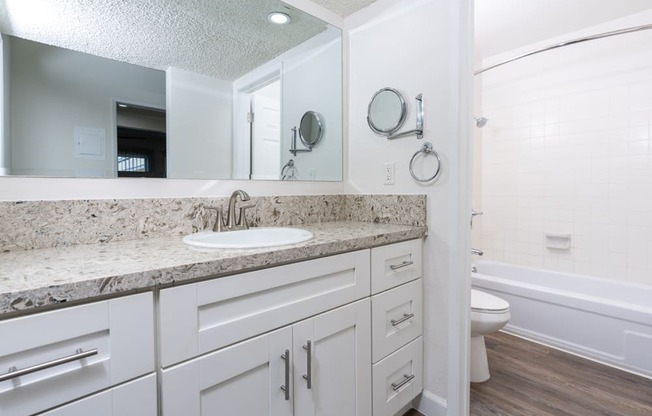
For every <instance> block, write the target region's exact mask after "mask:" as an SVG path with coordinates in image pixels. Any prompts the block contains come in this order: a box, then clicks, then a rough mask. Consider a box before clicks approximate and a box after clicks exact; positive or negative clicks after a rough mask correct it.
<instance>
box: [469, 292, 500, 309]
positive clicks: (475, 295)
mask: <svg viewBox="0 0 652 416" xmlns="http://www.w3.org/2000/svg"><path fill="white" fill-rule="evenodd" d="M508 310H509V302H507V301H506V300H504V299H501V298H499V297H497V296H494V295H491V294H489V293H486V292H482V291H480V290H475V289H471V311H472V312H481V313H504V312H506V311H508Z"/></svg>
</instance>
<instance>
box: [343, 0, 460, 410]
mask: <svg viewBox="0 0 652 416" xmlns="http://www.w3.org/2000/svg"><path fill="white" fill-rule="evenodd" d="M467 6H468V3H465V2H457V1H453V0H450V1H442V0H411V1H409V0H404V1H390V0H387V1H383V0H379V1H377V2H376V3H374V4H372V5H371V6H370V7H368V8H366V9H364V10H363V11H361V12H358V13H356V14H354V15H352V16H351V17H350V18H349V19H347V24H348V25H349V27H350V28H351V32H350V86H349V88H350V91H349V105H350V113H349V114H350V122H349V123H350V125H349V137H350V139H349V152H348V157H349V168H348V170H349V182H350V183H349V186H350V188H351V189H352V190H354V191H355V192H362V193H408V194H409V193H426V194H427V195H428V238H427V239H426V242H425V246H424V250H425V253H424V280H425V282H424V283H425V284H424V300H425V311H424V314H425V332H424V341H425V349H424V351H425V378H426V379H425V382H424V386H425V390H426V394H425V397H426V398H425V399H424V400H423V401H422V403H424V402H426V404H422V405H423V406H424V410H428V412H427V414H429V415H433V414H435V413H432V412H439V413H437V414H443V412H446V407H448V409H447V410H448V414H450V415H462V414H465V413H466V406H467V404H466V400H467V399H468V384H467V383H465V382H464V380H468V378H467V376H466V374H465V372H466V370H467V368H466V361H465V360H466V346H465V345H466V344H465V342H466V341H465V337H468V326H467V325H468V321H467V318H468V312H466V313H465V310H466V309H465V308H466V307H467V306H468V303H467V302H468V301H467V299H466V293H468V292H466V290H467V289H466V286H467V284H468V283H467V280H468V279H467V278H466V275H467V274H468V271H467V270H468V269H467V267H466V262H467V261H468V256H467V252H466V249H467V247H468V237H469V232H468V212H469V210H470V207H469V203H468V199H469V197H468V195H469V193H470V192H468V191H469V183H470V178H469V177H467V176H465V175H467V171H468V155H467V150H465V149H466V148H467V147H468V141H467V138H466V136H467V131H465V130H462V129H461V127H460V126H461V124H460V123H461V118H464V121H463V125H465V126H470V125H471V123H470V122H469V120H472V119H471V118H470V113H469V111H468V109H466V107H465V106H466V105H468V103H467V102H466V101H468V100H469V99H470V96H466V94H467V93H468V94H470V90H469V91H465V90H464V88H467V87H464V86H462V84H463V83H465V82H466V81H464V79H465V78H460V74H461V73H464V72H460V71H463V70H466V69H468V67H466V68H462V65H463V62H466V63H467V64H468V59H469V57H468V56H467V55H466V54H467V52H468V51H469V49H470V47H469V45H468V44H463V43H461V42H462V40H461V37H462V36H461V35H462V31H463V30H468V29H469V28H468V22H465V23H464V19H468V18H469V16H468V12H469V10H468V9H467ZM464 24H467V26H466V27H464V28H463V29H462V28H461V26H460V25H462V26H464ZM468 34H469V36H470V32H469V33H468ZM467 41H468V39H467ZM469 78H470V77H469ZM387 86H389V87H394V88H396V89H398V90H399V91H401V93H402V94H403V95H404V97H405V99H406V102H407V104H408V106H409V114H408V116H407V121H406V123H405V125H404V127H403V130H408V129H414V127H415V123H416V115H415V107H416V106H415V101H414V97H415V96H416V95H417V94H419V93H423V100H424V108H425V116H424V128H425V140H428V141H430V142H432V143H433V146H434V149H435V150H436V151H438V152H439V153H440V155H441V156H442V161H443V171H442V172H443V173H442V174H441V177H440V178H439V179H438V180H437V181H436V182H435V183H431V184H428V185H420V184H418V183H417V182H415V181H414V180H413V179H412V178H411V176H410V174H409V172H408V163H409V161H410V158H411V157H412V155H413V154H414V153H415V152H416V151H417V150H418V149H419V148H420V145H421V143H422V141H418V140H417V139H416V136H411V137H406V138H402V139H397V140H392V141H389V140H387V139H385V138H384V137H381V136H379V135H376V134H374V133H373V132H372V131H371V129H370V128H369V126H368V125H367V121H366V113H367V105H368V103H369V99H370V98H371V96H372V95H373V94H374V93H375V92H376V91H377V90H378V89H380V88H383V87H387ZM466 117H469V118H468V119H466ZM387 162H391V163H394V164H395V172H396V173H395V175H396V177H395V183H396V184H395V185H393V186H392V185H384V184H383V178H384V174H383V170H384V166H383V165H384V163H387ZM428 403H429V404H428ZM433 409H434V410H433Z"/></svg>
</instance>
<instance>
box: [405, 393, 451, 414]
mask: <svg viewBox="0 0 652 416" xmlns="http://www.w3.org/2000/svg"><path fill="white" fill-rule="evenodd" d="M412 405H413V406H414V408H415V409H417V410H418V411H420V412H421V413H423V414H424V415H426V416H446V413H447V410H448V404H447V403H446V400H445V399H442V398H441V397H439V396H437V395H436V394H434V393H431V392H429V391H427V390H424V391H423V393H421V394H420V395H419V396H417V397H416V398H415V399H414V400H413V401H412Z"/></svg>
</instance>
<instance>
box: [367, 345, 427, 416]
mask: <svg viewBox="0 0 652 416" xmlns="http://www.w3.org/2000/svg"><path fill="white" fill-rule="evenodd" d="M421 390H423V343H422V338H421V337H419V338H417V339H415V340H414V341H412V342H411V343H409V344H408V345H406V346H405V347H403V348H401V349H400V350H398V351H396V352H395V353H394V354H392V355H390V356H389V357H387V358H385V359H384V360H382V361H381V362H379V363H378V364H374V366H373V414H374V416H394V415H395V414H396V412H398V411H399V410H401V409H402V408H403V407H404V406H405V405H407V404H408V403H409V402H410V401H411V400H412V399H414V398H415V397H416V396H417V395H418V394H419V393H421Z"/></svg>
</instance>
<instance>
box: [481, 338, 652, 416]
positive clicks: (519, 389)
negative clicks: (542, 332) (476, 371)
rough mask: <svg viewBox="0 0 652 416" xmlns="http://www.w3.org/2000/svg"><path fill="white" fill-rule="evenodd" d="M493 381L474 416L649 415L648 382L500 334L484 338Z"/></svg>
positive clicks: (650, 396) (651, 395)
mask: <svg viewBox="0 0 652 416" xmlns="http://www.w3.org/2000/svg"><path fill="white" fill-rule="evenodd" d="M485 342H486V344H487V356H488V358H489V371H490V373H491V378H490V379H489V380H488V381H486V382H484V383H472V384H471V415H472V416H487V415H491V416H526V415H536V416H547V415H551V416H565V415H568V416H598V415H610V416H650V415H652V380H650V379H647V378H644V377H639V376H636V375H633V374H630V373H627V372H624V371H620V370H617V369H614V368H611V367H608V366H604V365H601V364H597V363H595V362H593V361H589V360H585V359H583V358H579V357H576V356H574V355H571V354H567V353H564V352H561V351H558V350H555V349H552V348H548V347H545V346H543V345H539V344H536V343H533V342H529V341H525V340H523V339H521V338H518V337H514V336H512V335H508V334H505V333H502V332H498V333H496V334H492V335H490V336H488V337H485Z"/></svg>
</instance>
